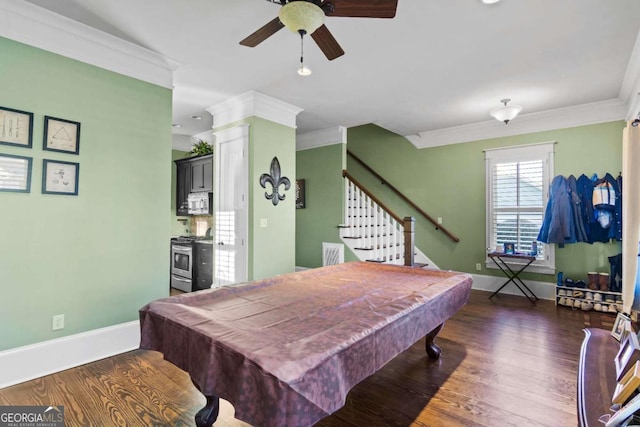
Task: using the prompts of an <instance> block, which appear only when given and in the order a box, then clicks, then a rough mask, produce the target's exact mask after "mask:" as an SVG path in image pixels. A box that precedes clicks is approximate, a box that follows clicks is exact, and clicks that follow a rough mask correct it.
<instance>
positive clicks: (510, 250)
mask: <svg viewBox="0 0 640 427" xmlns="http://www.w3.org/2000/svg"><path fill="white" fill-rule="evenodd" d="M504 253H505V254H507V255H513V254H515V253H516V245H515V243H512V242H506V243H505V244H504Z"/></svg>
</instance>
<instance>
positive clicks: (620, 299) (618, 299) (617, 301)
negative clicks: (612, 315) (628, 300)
mask: <svg viewBox="0 0 640 427" xmlns="http://www.w3.org/2000/svg"><path fill="white" fill-rule="evenodd" d="M616 304H618V305H622V298H620V297H616Z"/></svg>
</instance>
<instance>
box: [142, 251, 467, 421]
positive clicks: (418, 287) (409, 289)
mask: <svg viewBox="0 0 640 427" xmlns="http://www.w3.org/2000/svg"><path fill="white" fill-rule="evenodd" d="M471 284H472V279H471V276H469V275H468V274H462V273H455V272H445V271H440V270H426V269H418V268H411V267H404V266H393V265H384V264H375V263H364V262H352V263H346V264H340V265H335V266H330V267H323V268H318V269H311V270H305V271H302V272H298V273H292V274H287V275H282V276H277V277H274V278H271V279H265V280H260V281H255V282H250V283H247V284H243V285H237V286H231V287H224V288H218V289H212V290H205V291H200V292H195V293H190V294H184V295H179V296H175V297H170V298H164V299H160V300H157V301H154V302H152V303H150V304H148V305H147V306H145V307H143V308H142V309H141V310H140V323H141V343H140V348H142V349H148V350H157V351H159V352H162V353H163V355H164V358H165V359H166V360H168V361H169V362H171V363H173V364H174V365H176V366H178V367H179V368H181V369H182V370H184V371H186V372H188V373H189V375H190V376H191V378H192V380H193V381H194V383H195V384H196V385H197V386H198V387H199V389H200V391H201V392H202V393H203V394H205V395H215V396H218V397H221V398H223V399H226V400H228V401H230V402H231V403H232V404H233V405H234V407H235V411H236V418H238V419H241V420H244V421H246V422H249V423H251V424H253V425H256V426H278V427H281V426H305V425H311V424H313V423H314V422H316V421H318V420H319V419H321V418H323V417H325V416H327V415H329V414H331V413H333V412H334V411H336V410H338V409H339V408H341V407H342V406H343V405H344V403H345V398H346V396H347V393H348V392H349V390H350V389H351V388H352V387H353V386H354V385H356V384H357V383H358V382H360V381H361V380H363V379H364V378H366V377H368V376H370V375H371V374H373V373H375V372H376V371H377V370H378V369H380V368H381V367H382V366H383V365H384V364H386V363H387V362H388V361H390V360H391V359H392V358H394V357H395V356H396V355H398V354H399V353H401V352H402V351H404V350H405V349H407V348H408V347H410V346H411V345H413V343H415V342H416V341H418V340H419V339H420V338H422V337H424V336H425V335H426V334H427V333H428V332H430V331H431V330H433V329H434V328H436V327H437V326H438V325H440V324H441V323H443V322H444V321H445V320H447V319H448V318H449V317H451V316H452V315H453V314H454V313H456V311H458V310H459V309H460V308H461V307H462V306H463V305H464V304H465V303H466V302H467V301H468V299H469V295H470V291H471ZM425 357H426V356H425Z"/></svg>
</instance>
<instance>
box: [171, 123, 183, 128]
mask: <svg viewBox="0 0 640 427" xmlns="http://www.w3.org/2000/svg"><path fill="white" fill-rule="evenodd" d="M171 127H174V128H181V127H182V125H181V124H179V123H174V124H172V125H171Z"/></svg>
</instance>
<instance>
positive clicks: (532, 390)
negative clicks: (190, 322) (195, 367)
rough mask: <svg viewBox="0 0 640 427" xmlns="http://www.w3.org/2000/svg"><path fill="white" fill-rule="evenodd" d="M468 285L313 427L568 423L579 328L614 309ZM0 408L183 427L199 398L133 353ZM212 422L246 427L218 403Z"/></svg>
mask: <svg viewBox="0 0 640 427" xmlns="http://www.w3.org/2000/svg"><path fill="white" fill-rule="evenodd" d="M488 295H489V293H487V292H482V291H473V292H472V295H471V301H470V302H469V304H467V305H466V306H465V307H464V308H463V309H462V310H461V311H460V312H458V313H457V314H456V315H455V316H454V317H452V318H451V319H450V320H449V321H448V322H447V323H446V324H445V326H444V328H443V329H442V331H441V332H440V335H439V336H438V338H437V339H436V342H437V343H438V344H439V345H440V346H441V348H442V357H441V358H440V360H437V361H432V360H430V359H428V358H427V356H426V354H425V351H424V340H421V341H419V342H418V343H416V344H414V345H413V346H412V347H411V348H409V349H408V350H406V351H405V352H403V353H402V354H400V355H399V356H398V357H396V358H395V359H393V360H392V361H391V362H389V363H388V364H387V365H386V366H385V367H384V368H383V369H382V370H380V371H379V372H378V373H376V374H375V375H373V376H371V377H369V378H367V379H366V380H364V381H363V382H361V383H360V384H358V385H357V386H356V387H354V388H353V389H352V390H351V392H350V393H349V395H348V396H347V401H346V403H345V406H344V407H343V408H342V409H340V410H339V411H337V412H336V413H334V414H333V415H331V416H329V417H327V418H325V419H323V420H322V421H320V422H319V423H317V424H316V426H317V427H337V426H341V427H360V426H385V427H394V426H397V427H405V426H421V427H425V426H429V427H437V426H446V427H451V426H465V427H466V426H491V427H493V426H574V425H576V398H575V395H576V375H577V366H578V361H577V359H578V354H579V351H580V345H581V343H582V339H583V333H582V329H583V328H584V327H596V328H603V329H611V328H612V327H613V321H614V319H615V316H614V315H612V314H606V313H605V314H603V313H598V312H593V311H591V312H583V311H580V310H572V309H570V308H567V307H556V306H555V305H554V303H553V302H552V301H539V302H538V304H537V305H536V306H533V305H531V304H530V303H529V301H528V300H527V299H525V298H524V297H518V296H511V295H502V294H501V295H498V296H497V297H495V298H494V299H493V300H489V299H488ZM0 405H64V407H65V418H66V426H67V427H73V426H191V425H194V423H193V417H194V415H195V413H196V412H197V411H198V410H199V409H200V408H201V407H202V406H203V405H204V398H203V397H202V396H201V395H200V393H198V392H197V390H196V389H195V387H193V385H192V384H191V381H190V379H189V377H188V375H187V374H186V373H184V372H182V371H181V370H179V369H177V368H176V367H174V366H173V365H172V364H170V363H168V362H166V361H164V360H163V359H162V356H161V355H160V354H159V353H156V352H150V351H143V350H137V351H132V352H129V353H125V354H121V355H118V356H114V357H110V358H108V359H104V360H100V361H97V362H94V363H89V364H87V365H84V366H80V367H77V368H73V369H69V370H66V371H63V372H60V373H57V374H54V375H49V376H46V377H43V378H39V379H36V380H33V381H29V382H26V383H23V384H18V385H15V386H13V387H8V388H5V389H2V390H0ZM215 425H216V426H223V427H231V426H247V424H245V423H242V422H241V421H237V420H235V419H234V418H233V408H232V407H231V406H230V405H229V404H227V403H224V405H223V406H222V408H221V415H220V417H219V419H218V421H217V422H216V424H215Z"/></svg>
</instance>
